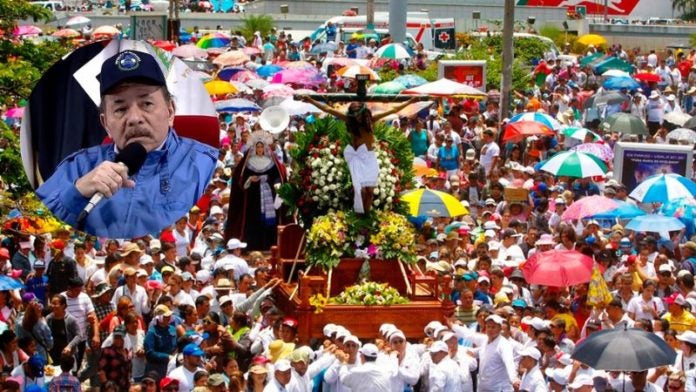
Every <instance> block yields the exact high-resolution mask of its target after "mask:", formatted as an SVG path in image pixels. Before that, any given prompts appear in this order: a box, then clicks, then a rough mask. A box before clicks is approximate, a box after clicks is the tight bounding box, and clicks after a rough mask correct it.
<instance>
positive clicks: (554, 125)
mask: <svg viewBox="0 0 696 392" xmlns="http://www.w3.org/2000/svg"><path fill="white" fill-rule="evenodd" d="M518 121H536V122H538V123H542V124H544V125H546V126H547V127H549V128H551V129H554V130H557V129H560V128H561V124H560V123H559V122H558V121H556V119H555V118H553V117H551V116H549V115H548V114H546V113H539V112H526V113H520V114H517V115H515V116H512V118H511V119H510V121H509V122H510V123H515V122H518Z"/></svg>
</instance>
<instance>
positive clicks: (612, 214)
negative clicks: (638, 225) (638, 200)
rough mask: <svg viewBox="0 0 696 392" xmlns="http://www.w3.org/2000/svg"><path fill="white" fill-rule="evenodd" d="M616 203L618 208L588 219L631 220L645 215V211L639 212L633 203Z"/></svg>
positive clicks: (621, 201)
mask: <svg viewBox="0 0 696 392" xmlns="http://www.w3.org/2000/svg"><path fill="white" fill-rule="evenodd" d="M616 202H617V203H618V204H619V206H618V207H616V208H614V209H613V210H609V211H606V212H600V213H599V214H595V215H592V216H589V217H588V218H591V219H631V218H635V217H637V216H641V215H645V214H647V213H646V212H645V211H643V210H641V209H640V208H638V206H636V205H635V204H633V203H629V202H627V201H623V200H617V201H616Z"/></svg>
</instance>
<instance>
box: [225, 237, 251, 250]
mask: <svg viewBox="0 0 696 392" xmlns="http://www.w3.org/2000/svg"><path fill="white" fill-rule="evenodd" d="M246 247H247V244H246V242H242V241H240V240H239V239H237V238H232V239H231V240H229V241H227V249H229V250H233V249H240V248H242V249H243V248H246Z"/></svg>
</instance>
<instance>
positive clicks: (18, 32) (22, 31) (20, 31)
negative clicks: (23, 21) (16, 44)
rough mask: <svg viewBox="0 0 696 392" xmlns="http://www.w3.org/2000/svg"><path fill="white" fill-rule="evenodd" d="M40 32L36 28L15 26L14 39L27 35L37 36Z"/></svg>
mask: <svg viewBox="0 0 696 392" xmlns="http://www.w3.org/2000/svg"><path fill="white" fill-rule="evenodd" d="M41 33H42V31H41V29H40V28H38V27H36V26H26V25H25V26H17V27H16V28H15V30H14V35H15V36H16V37H24V36H29V35H39V34H41Z"/></svg>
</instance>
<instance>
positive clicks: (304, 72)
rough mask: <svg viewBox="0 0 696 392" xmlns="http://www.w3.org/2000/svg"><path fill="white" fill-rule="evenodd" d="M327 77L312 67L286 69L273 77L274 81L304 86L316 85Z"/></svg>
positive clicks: (272, 80)
mask: <svg viewBox="0 0 696 392" xmlns="http://www.w3.org/2000/svg"><path fill="white" fill-rule="evenodd" d="M325 81H326V79H325V78H324V76H323V75H321V74H320V73H319V72H317V71H314V70H311V69H284V70H282V71H280V72H278V73H276V74H275V75H273V79H271V82H272V83H293V84H299V85H303V86H316V85H318V84H321V83H323V82H325Z"/></svg>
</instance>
